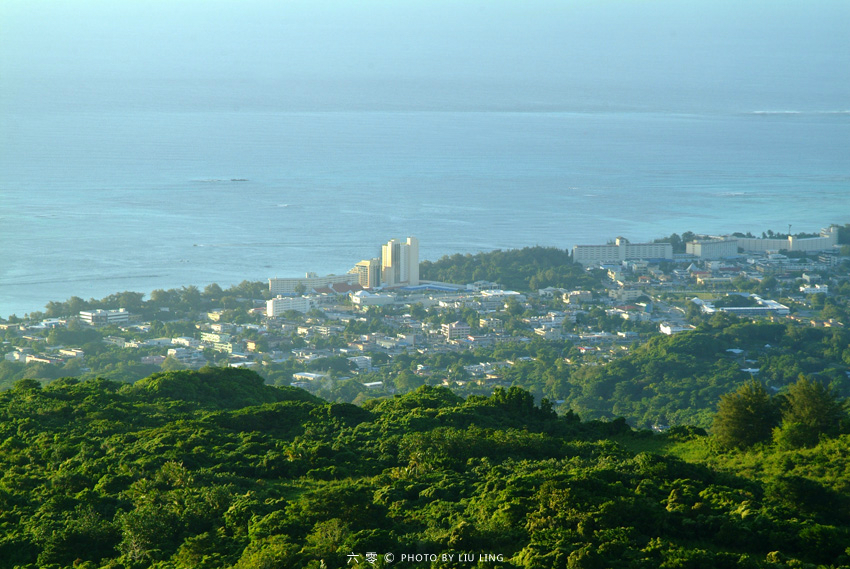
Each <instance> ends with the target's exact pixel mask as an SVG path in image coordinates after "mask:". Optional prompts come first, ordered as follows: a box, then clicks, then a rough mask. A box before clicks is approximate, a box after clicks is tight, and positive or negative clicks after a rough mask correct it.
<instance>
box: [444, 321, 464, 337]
mask: <svg viewBox="0 0 850 569" xmlns="http://www.w3.org/2000/svg"><path fill="white" fill-rule="evenodd" d="M440 329H441V331H442V333H443V336H445V337H446V340H456V339H457V338H466V337H467V336H469V332H470V327H469V324H467V323H466V322H464V321H462V320H458V321H457V322H451V323H449V324H443V325H442V326H441V327H440Z"/></svg>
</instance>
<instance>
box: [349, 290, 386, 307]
mask: <svg viewBox="0 0 850 569" xmlns="http://www.w3.org/2000/svg"><path fill="white" fill-rule="evenodd" d="M351 302H352V304H354V305H356V306H385V305H387V304H394V303H395V295H392V294H386V293H384V294H379V293H374V294H373V293H369V292H366V291H365V290H359V291H357V292H355V293H354V294H352V295H351Z"/></svg>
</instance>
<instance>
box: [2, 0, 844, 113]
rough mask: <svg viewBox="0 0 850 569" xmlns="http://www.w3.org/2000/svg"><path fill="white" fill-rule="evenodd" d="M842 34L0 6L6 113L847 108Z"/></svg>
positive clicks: (248, 5)
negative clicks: (134, 109) (135, 109)
mask: <svg viewBox="0 0 850 569" xmlns="http://www.w3.org/2000/svg"><path fill="white" fill-rule="evenodd" d="M848 29H850V2H846V1H843V0H815V1H810V2H787V1H784V2H783V1H779V2H776V1H773V2H764V1H761V0H755V1H751V2H730V1H723V0H720V1H710V2H709V1H680V0H643V1H636V0H607V1H606V0H594V1H558V2H549V1H530V2H505V1H487V2H478V1H464V2H446V1H427V2H424V1H417V0H410V1H405V2H390V1H374V0H372V1H359V2H347V1H346V2H343V1H327V0H325V1H323V0H318V1H309V2H306V1H290V2H272V1H265V0H247V1H240V2H223V1H221V0H206V1H194V0H193V1H190V0H177V1H162V0H154V1H149V2H130V1H126V0H125V1H115V0H111V1H101V0H97V1H93V0H78V1H72V2H67V1H46V0H4V1H3V2H1V3H0V105H2V106H0V110H5V111H6V112H8V111H10V110H11V111H19V110H24V111H26V110H36V111H42V110H68V109H80V110H90V109H92V108H97V109H104V108H114V107H128V106H137V107H143V108H162V109H164V110H192V109H201V108H203V109H216V108H222V107H224V108H233V109H234V110H241V109H257V110H269V109H283V110H305V109H306V110H364V109H365V110H370V109H375V110H419V109H426V110H434V109H474V110H480V109H482V108H484V109H485V110H529V109H530V110H584V109H585V108H586V107H588V106H590V107H592V106H596V107H598V108H614V109H619V108H623V109H634V110H638V111H641V110H662V111H672V112H676V111H681V112H690V111H692V110H694V109H701V110H703V109H716V110H721V111H729V110H731V111H736V110H757V109H754V108H753V107H757V106H758V105H760V104H763V102H764V101H770V102H771V104H772V105H775V106H776V107H777V109H779V108H782V109H784V110H797V109H802V110H822V111H823V110H843V109H837V108H835V107H836V105H839V104H841V102H845V103H846V102H847V101H850V74H848V73H846V70H847V69H850V39H849V38H850V34H848V33H846V32H847V30H848ZM846 106H850V103H846Z"/></svg>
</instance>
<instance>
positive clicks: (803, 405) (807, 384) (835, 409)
mask: <svg viewBox="0 0 850 569" xmlns="http://www.w3.org/2000/svg"><path fill="white" fill-rule="evenodd" d="M786 402H787V403H786V406H785V409H784V412H783V414H782V426H781V427H779V428H777V429H776V430H775V431H774V434H773V437H774V440H775V441H776V443H777V444H778V445H779V446H781V447H784V448H799V447H812V446H815V445H816V444H817V443H818V440H819V439H820V436H821V435H827V436H835V435H837V434H838V433H839V431H840V429H841V421H842V419H843V418H844V417H845V402H844V401H843V400H841V399H840V398H839V397H838V395H837V394H836V393H835V392H834V391H833V390H832V389H830V388H829V387H827V386H825V385H824V384H822V383H820V382H818V381H811V380H809V379H807V378H806V377H805V376H800V379H799V380H798V381H797V383H795V384H794V385H792V386H791V387H790V388H789V389H788V395H787V397H786Z"/></svg>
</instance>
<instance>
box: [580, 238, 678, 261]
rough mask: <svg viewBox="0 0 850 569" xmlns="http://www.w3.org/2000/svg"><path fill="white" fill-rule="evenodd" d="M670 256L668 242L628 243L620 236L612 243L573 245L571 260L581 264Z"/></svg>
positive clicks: (671, 253) (666, 257)
mask: <svg viewBox="0 0 850 569" xmlns="http://www.w3.org/2000/svg"><path fill="white" fill-rule="evenodd" d="M672 258H673V245H672V244H670V243H629V241H628V239H624V238H622V237H618V238H617V239H616V241H615V242H614V243H611V244H608V245H576V246H575V247H573V262H575V263H579V264H581V265H598V264H601V263H622V262H623V261H636V260H641V259H645V260H652V259H672Z"/></svg>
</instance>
